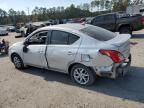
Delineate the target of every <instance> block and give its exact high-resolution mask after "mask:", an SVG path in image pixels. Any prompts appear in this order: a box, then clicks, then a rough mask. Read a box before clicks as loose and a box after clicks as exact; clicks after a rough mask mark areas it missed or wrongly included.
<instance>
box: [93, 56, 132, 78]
mask: <svg viewBox="0 0 144 108" xmlns="http://www.w3.org/2000/svg"><path fill="white" fill-rule="evenodd" d="M130 65H131V55H130V56H129V57H128V59H126V60H124V61H123V62H122V63H117V64H113V66H109V69H110V71H108V70H107V71H99V72H98V71H97V69H94V70H95V72H96V74H97V75H99V76H102V77H109V78H113V79H116V78H117V77H118V76H124V75H126V74H127V72H128V71H129V69H130ZM107 69H108V68H107Z"/></svg>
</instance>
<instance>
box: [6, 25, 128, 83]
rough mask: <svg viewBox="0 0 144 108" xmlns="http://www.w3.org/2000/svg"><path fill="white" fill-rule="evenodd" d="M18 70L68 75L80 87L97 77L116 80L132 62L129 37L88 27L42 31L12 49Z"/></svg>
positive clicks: (53, 27) (51, 27)
mask: <svg viewBox="0 0 144 108" xmlns="http://www.w3.org/2000/svg"><path fill="white" fill-rule="evenodd" d="M9 56H10V59H11V61H12V62H13V63H14V65H15V67H16V68H17V69H23V68H24V67H26V66H27V65H30V66H35V67H39V68H45V69H48V70H55V71H59V72H62V73H67V74H69V75H70V76H71V78H72V80H73V81H74V82H76V83H78V84H80V85H91V84H93V83H94V82H95V79H96V77H97V76H104V77H109V78H116V77H118V76H119V75H124V74H125V73H127V72H128V69H129V67H130V63H131V54H130V35H129V34H115V33H112V32H110V31H107V30H105V29H102V28H100V27H96V26H92V25H89V24H62V25H55V26H49V27H44V28H40V29H38V30H36V31H34V32H33V33H32V34H30V35H29V36H28V37H27V38H26V39H25V40H24V41H22V42H18V43H15V44H13V45H12V46H11V47H10V48H9Z"/></svg>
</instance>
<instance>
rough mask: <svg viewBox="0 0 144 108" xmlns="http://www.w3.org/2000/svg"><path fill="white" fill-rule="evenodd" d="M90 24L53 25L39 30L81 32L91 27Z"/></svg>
mask: <svg viewBox="0 0 144 108" xmlns="http://www.w3.org/2000/svg"><path fill="white" fill-rule="evenodd" d="M89 26H90V25H89V24H77V23H72V24H59V25H52V26H47V27H43V28H40V29H39V30H48V29H52V30H64V31H79V30H81V29H83V28H86V27H89Z"/></svg>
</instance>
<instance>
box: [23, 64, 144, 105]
mask: <svg viewBox="0 0 144 108" xmlns="http://www.w3.org/2000/svg"><path fill="white" fill-rule="evenodd" d="M22 72H25V73H28V74H33V75H37V76H41V77H43V78H44V80H46V81H51V82H53V81H54V82H55V81H56V82H60V83H64V84H66V85H71V86H78V85H76V84H75V83H73V82H72V81H71V80H70V77H69V76H68V75H66V74H61V73H58V72H54V71H48V70H43V69H38V68H33V67H30V68H28V69H25V70H23V71H22ZM143 82H144V68H142V67H131V69H130V72H129V73H128V74H127V75H126V76H125V77H121V78H118V79H117V80H112V79H108V78H98V79H97V81H96V82H95V84H94V85H93V86H91V87H82V88H83V89H88V90H91V91H94V92H99V93H102V94H105V95H110V96H114V97H119V98H121V99H122V100H123V101H125V100H132V101H136V102H140V103H144V84H143Z"/></svg>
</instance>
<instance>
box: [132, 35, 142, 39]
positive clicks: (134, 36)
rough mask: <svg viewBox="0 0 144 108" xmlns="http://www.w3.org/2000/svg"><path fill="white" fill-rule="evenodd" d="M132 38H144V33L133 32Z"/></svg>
mask: <svg viewBox="0 0 144 108" xmlns="http://www.w3.org/2000/svg"><path fill="white" fill-rule="evenodd" d="M132 39H144V34H133V35H132Z"/></svg>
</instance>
